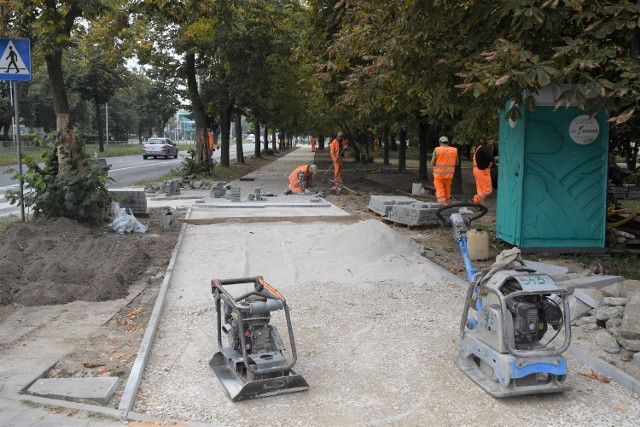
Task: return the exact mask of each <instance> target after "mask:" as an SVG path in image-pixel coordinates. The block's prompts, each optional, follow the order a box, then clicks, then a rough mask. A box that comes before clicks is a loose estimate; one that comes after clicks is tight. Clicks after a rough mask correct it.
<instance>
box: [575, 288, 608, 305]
mask: <svg viewBox="0 0 640 427" xmlns="http://www.w3.org/2000/svg"><path fill="white" fill-rule="evenodd" d="M573 295H574V296H575V297H576V298H578V299H579V300H580V301H582V302H583V303H585V304H587V305H588V306H590V307H591V308H598V307H601V306H603V305H604V302H603V301H602V300H603V299H604V295H603V294H602V291H601V290H599V289H591V288H579V289H576V290H574V291H573Z"/></svg>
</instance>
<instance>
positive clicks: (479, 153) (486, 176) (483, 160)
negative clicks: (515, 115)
mask: <svg viewBox="0 0 640 427" xmlns="http://www.w3.org/2000/svg"><path fill="white" fill-rule="evenodd" d="M492 164H493V147H491V146H489V145H487V144H485V143H484V142H481V143H480V145H478V147H476V149H475V151H474V152H473V177H474V178H475V180H476V195H475V196H473V203H479V204H481V205H484V201H485V199H486V198H487V196H489V194H491V192H492V191H493V186H492V185H491V165H492Z"/></svg>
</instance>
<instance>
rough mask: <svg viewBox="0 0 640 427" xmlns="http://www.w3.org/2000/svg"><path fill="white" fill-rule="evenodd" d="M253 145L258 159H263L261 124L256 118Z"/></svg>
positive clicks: (254, 120)
mask: <svg viewBox="0 0 640 427" xmlns="http://www.w3.org/2000/svg"><path fill="white" fill-rule="evenodd" d="M253 136H254V138H253V143H254V145H255V150H254V153H255V155H256V159H258V158H260V157H262V156H261V155H260V123H258V121H257V120H256V119H255V118H254V119H253Z"/></svg>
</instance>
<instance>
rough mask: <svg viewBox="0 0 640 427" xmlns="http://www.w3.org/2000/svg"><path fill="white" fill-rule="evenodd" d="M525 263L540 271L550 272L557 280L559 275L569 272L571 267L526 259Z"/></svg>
mask: <svg viewBox="0 0 640 427" xmlns="http://www.w3.org/2000/svg"><path fill="white" fill-rule="evenodd" d="M524 265H525V266H526V267H529V268H532V269H534V270H536V271H537V272H539V273H544V274H548V275H549V276H551V277H552V278H554V279H555V280H558V278H559V277H562V276H564V275H565V274H567V273H568V272H569V269H568V268H567V267H563V266H561V265H553V264H547V263H545V262H537V261H530V260H524Z"/></svg>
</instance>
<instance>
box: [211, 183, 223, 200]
mask: <svg viewBox="0 0 640 427" xmlns="http://www.w3.org/2000/svg"><path fill="white" fill-rule="evenodd" d="M224 185H225V182H223V181H218V182H214V183H213V184H212V185H211V193H210V194H211V197H213V198H214V199H219V198H221V197H223V196H224V194H225V190H224Z"/></svg>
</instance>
